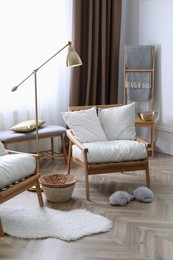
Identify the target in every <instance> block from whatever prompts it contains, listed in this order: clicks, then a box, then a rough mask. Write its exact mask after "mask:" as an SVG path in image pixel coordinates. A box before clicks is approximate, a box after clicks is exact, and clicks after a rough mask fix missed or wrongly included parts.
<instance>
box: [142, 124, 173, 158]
mask: <svg viewBox="0 0 173 260" xmlns="http://www.w3.org/2000/svg"><path fill="white" fill-rule="evenodd" d="M154 128H155V143H154V147H155V148H154V149H155V151H157V152H160V153H165V154H170V155H173V129H171V128H166V127H163V126H159V125H156V126H155V127H154ZM140 136H141V137H142V138H143V139H144V140H146V141H148V142H150V139H149V132H148V134H147V133H146V131H141V135H140Z"/></svg>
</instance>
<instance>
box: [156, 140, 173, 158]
mask: <svg viewBox="0 0 173 260" xmlns="http://www.w3.org/2000/svg"><path fill="white" fill-rule="evenodd" d="M155 151H157V152H160V153H165V154H170V155H173V145H172V144H168V143H164V142H162V141H155Z"/></svg>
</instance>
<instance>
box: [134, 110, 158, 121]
mask: <svg viewBox="0 0 173 260" xmlns="http://www.w3.org/2000/svg"><path fill="white" fill-rule="evenodd" d="M157 116H158V112H156V111H152V112H138V117H139V118H140V119H141V120H143V121H152V120H154V119H156V118H157Z"/></svg>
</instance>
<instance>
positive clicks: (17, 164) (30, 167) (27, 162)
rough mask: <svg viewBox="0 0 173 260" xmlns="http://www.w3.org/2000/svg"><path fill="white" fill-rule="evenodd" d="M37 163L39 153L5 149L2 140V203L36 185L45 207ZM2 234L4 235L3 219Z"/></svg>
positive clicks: (0, 170) (0, 230) (0, 178)
mask: <svg viewBox="0 0 173 260" xmlns="http://www.w3.org/2000/svg"><path fill="white" fill-rule="evenodd" d="M37 164H38V156H37V155H35V154H33V155H31V154H26V153H19V152H15V151H10V150H5V149H4V148H3V145H2V143H1V142H0V204H2V203H4V202H6V201H7V200H9V199H11V198H13V197H15V196H16V195H18V194H20V193H22V192H24V191H26V190H27V189H29V188H31V187H32V186H35V187H36V192H37V196H38V201H39V205H40V207H43V199H42V194H41V189H40V185H39V181H38V178H39V173H38V172H37ZM23 169H26V170H25V171H23ZM14 210H15V207H14ZM0 236H4V231H3V226H2V222H1V219H0Z"/></svg>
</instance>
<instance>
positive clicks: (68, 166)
mask: <svg viewBox="0 0 173 260" xmlns="http://www.w3.org/2000/svg"><path fill="white" fill-rule="evenodd" d="M71 156H72V142H71V140H70V142H69V152H68V163H67V174H70V165H71Z"/></svg>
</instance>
